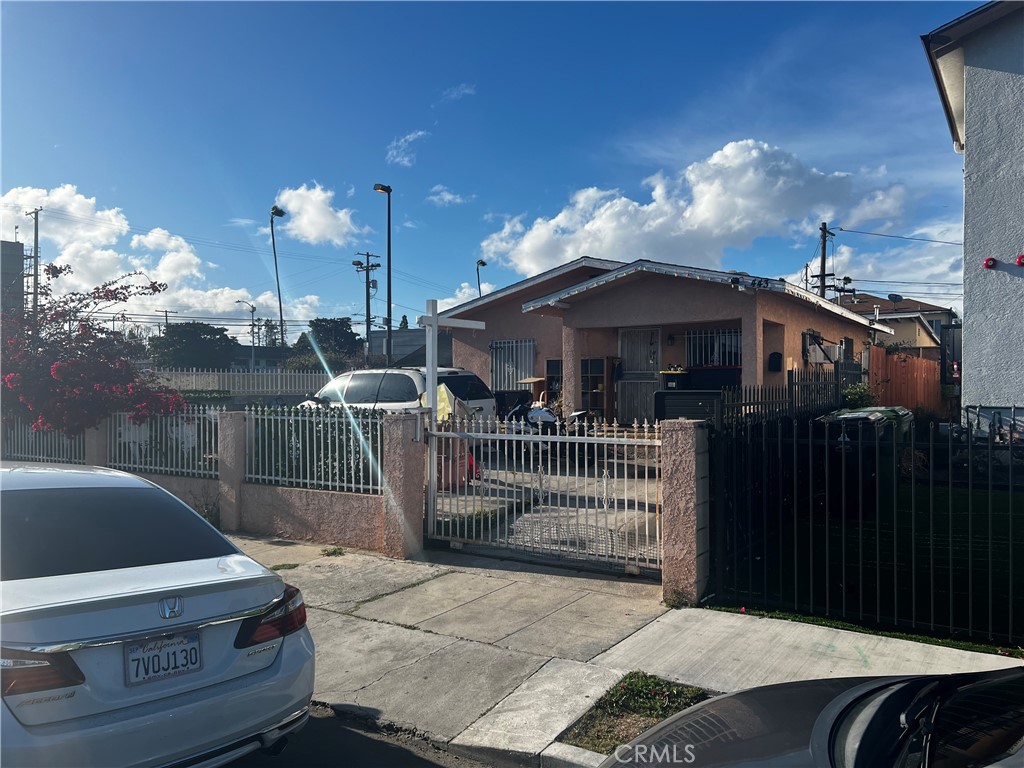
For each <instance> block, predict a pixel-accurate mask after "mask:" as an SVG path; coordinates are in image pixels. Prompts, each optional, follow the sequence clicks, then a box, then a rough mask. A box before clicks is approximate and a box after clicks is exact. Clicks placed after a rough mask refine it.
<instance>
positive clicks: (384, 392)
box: [304, 368, 496, 419]
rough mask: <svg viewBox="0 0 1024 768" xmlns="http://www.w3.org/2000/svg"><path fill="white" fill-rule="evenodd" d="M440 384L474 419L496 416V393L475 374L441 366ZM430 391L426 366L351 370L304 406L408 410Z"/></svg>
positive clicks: (439, 370)
mask: <svg viewBox="0 0 1024 768" xmlns="http://www.w3.org/2000/svg"><path fill="white" fill-rule="evenodd" d="M437 383H438V385H441V384H444V385H445V386H447V387H448V389H450V390H451V391H452V394H454V395H455V396H456V397H457V398H459V399H460V400H462V401H463V402H464V403H466V405H467V406H468V407H469V409H470V410H471V411H472V412H473V414H474V418H480V419H487V418H493V417H494V416H495V413H496V407H495V401H494V395H493V394H492V393H491V390H490V389H488V388H487V385H486V384H484V383H483V381H481V380H480V377H479V376H477V375H476V374H475V373H471V372H470V371H467V370H464V369H462V368H438V369H437ZM426 391H427V373H426V368H375V369H370V370H365V371H349V372H348V373H343V374H341V375H340V376H337V377H335V378H334V379H332V380H331V381H330V383H329V384H327V385H326V386H325V387H324V388H323V389H321V390H320V391H319V392H317V393H316V396H315V398H310V400H309V401H307V402H306V403H304V405H313V404H314V403H315V404H319V405H331V406H335V407H338V406H341V405H350V406H352V407H354V408H376V409H378V410H385V411H405V410H412V409H416V408H419V407H420V406H421V402H420V396H421V395H422V394H423V393H424V392H426Z"/></svg>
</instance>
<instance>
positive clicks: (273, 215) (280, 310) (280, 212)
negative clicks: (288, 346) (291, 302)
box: [270, 205, 285, 347]
mask: <svg viewBox="0 0 1024 768" xmlns="http://www.w3.org/2000/svg"><path fill="white" fill-rule="evenodd" d="M284 215H285V212H284V209H283V208H278V207H277V206H276V205H274V206H271V208H270V245H271V247H272V248H273V249H274V278H275V279H276V280H277V319H278V321H279V323H280V325H281V346H282V347H283V346H285V340H284V306H283V305H282V304H281V276H280V274H278V271H277V240H275V239H274V219H279V218H281V217H282V216H284Z"/></svg>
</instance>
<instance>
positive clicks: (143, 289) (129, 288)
mask: <svg viewBox="0 0 1024 768" xmlns="http://www.w3.org/2000/svg"><path fill="white" fill-rule="evenodd" d="M43 272H44V275H45V280H44V281H41V283H40V286H39V309H38V313H35V312H33V310H32V309H31V308H30V309H26V310H22V309H21V308H20V307H5V308H4V310H3V312H2V317H0V322H2V344H0V371H2V380H3V389H2V391H0V410H2V413H3V419H4V422H5V423H7V422H9V421H10V420H12V419H21V420H23V421H26V422H28V423H30V424H31V425H32V428H33V429H35V430H37V431H39V430H59V431H61V432H63V433H64V434H66V435H76V434H79V433H81V432H82V431H84V430H86V429H88V428H90V427H95V426H97V425H98V424H99V423H100V422H101V421H102V420H103V419H104V418H106V417H107V416H109V415H110V414H111V413H114V412H117V411H127V412H128V413H129V414H130V416H129V418H130V419H131V421H133V422H134V423H136V424H141V423H143V422H145V421H146V420H147V419H149V418H150V417H152V416H157V415H161V414H168V413H174V412H176V411H180V410H181V409H182V408H184V406H185V401H184V400H183V399H182V397H181V396H180V395H179V394H178V393H177V392H176V391H174V390H173V389H170V388H168V387H163V386H159V385H158V384H157V383H156V382H155V381H154V380H153V379H152V377H150V376H148V375H146V374H144V373H143V372H142V371H141V370H139V368H138V367H137V366H136V364H135V363H134V361H133V353H134V351H135V350H134V348H133V344H134V342H132V341H130V340H128V339H126V338H125V337H124V335H123V334H122V333H120V332H119V331H115V330H112V329H110V328H109V327H107V326H106V325H104V322H109V321H110V318H111V316H112V315H113V316H114V317H115V318H116V316H117V315H116V313H117V312H118V311H121V312H122V313H123V306H124V303H125V302H127V301H128V300H129V299H132V298H135V297H140V296H153V295H155V294H158V293H160V292H161V291H164V290H166V289H167V286H166V284H164V283H157V282H153V281H151V280H148V279H146V278H145V277H144V276H143V275H142V274H141V273H135V272H133V273H130V274H127V275H123V276H121V277H119V278H116V279H114V280H110V281H108V282H106V283H104V284H103V285H100V286H97V287H96V288H93V289H92V290H90V291H70V292H66V293H60V294H58V293H57V292H55V291H54V283H55V282H56V281H58V280H59V279H60V278H61V277H63V276H65V275H67V274H70V273H71V268H70V267H68V266H57V265H53V264H49V265H47V266H46V268H45V269H44V270H43ZM101 316H102V317H101Z"/></svg>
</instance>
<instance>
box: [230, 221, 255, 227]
mask: <svg viewBox="0 0 1024 768" xmlns="http://www.w3.org/2000/svg"><path fill="white" fill-rule="evenodd" d="M255 223H256V219H228V224H229V225H230V226H232V227H242V228H243V229H248V228H249V227H251V226H253V225H254V224H255Z"/></svg>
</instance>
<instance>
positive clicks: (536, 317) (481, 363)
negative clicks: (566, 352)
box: [452, 267, 595, 386]
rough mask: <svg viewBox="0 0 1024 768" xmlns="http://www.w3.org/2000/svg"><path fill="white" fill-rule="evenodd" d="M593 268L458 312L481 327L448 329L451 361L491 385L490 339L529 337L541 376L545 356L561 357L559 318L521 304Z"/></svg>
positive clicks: (535, 370) (584, 275) (580, 277)
mask: <svg viewBox="0 0 1024 768" xmlns="http://www.w3.org/2000/svg"><path fill="white" fill-rule="evenodd" d="M594 272H595V270H594V269H593V268H589V267H588V268H580V269H577V270H573V271H571V272H568V273H566V274H564V275H559V276H558V277H554V278H551V279H549V280H545V281H542V282H539V283H537V284H536V285H534V286H532V287H530V288H529V289H524V290H522V291H516V292H514V293H513V294H512V295H510V296H508V297H504V298H501V299H495V300H493V301H492V302H491V303H489V304H485V305H484V306H482V307H479V308H477V309H474V310H467V311H465V312H461V313H459V315H458V317H459V318H460V319H462V320H481V321H483V322H484V323H486V324H487V327H486V328H485V329H484V330H480V331H472V330H466V329H462V328H453V329H452V365H455V366H456V367H459V368H465V369H467V370H470V371H472V372H473V373H475V374H476V375H477V376H479V377H480V378H481V379H483V380H484V382H485V383H486V384H487V386H491V351H490V348H489V345H490V343H491V342H492V341H494V340H504V339H533V340H534V341H535V342H536V352H537V354H536V357H535V358H534V368H533V375H534V376H544V374H545V361H546V360H561V359H562V319H561V317H560V316H559V313H558V311H557V310H551V313H550V314H548V315H542V314H537V313H530V314H524V313H523V304H524V303H525V302H527V301H530V300H532V299H535V298H538V297H540V296H546V295H548V294H550V293H554V292H556V291H559V290H561V289H562V288H566V287H568V286H570V285H575V284H576V283H578V282H580V281H581V280H585V279H587V278H588V277H590V276H591V275H592V274H594Z"/></svg>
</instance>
